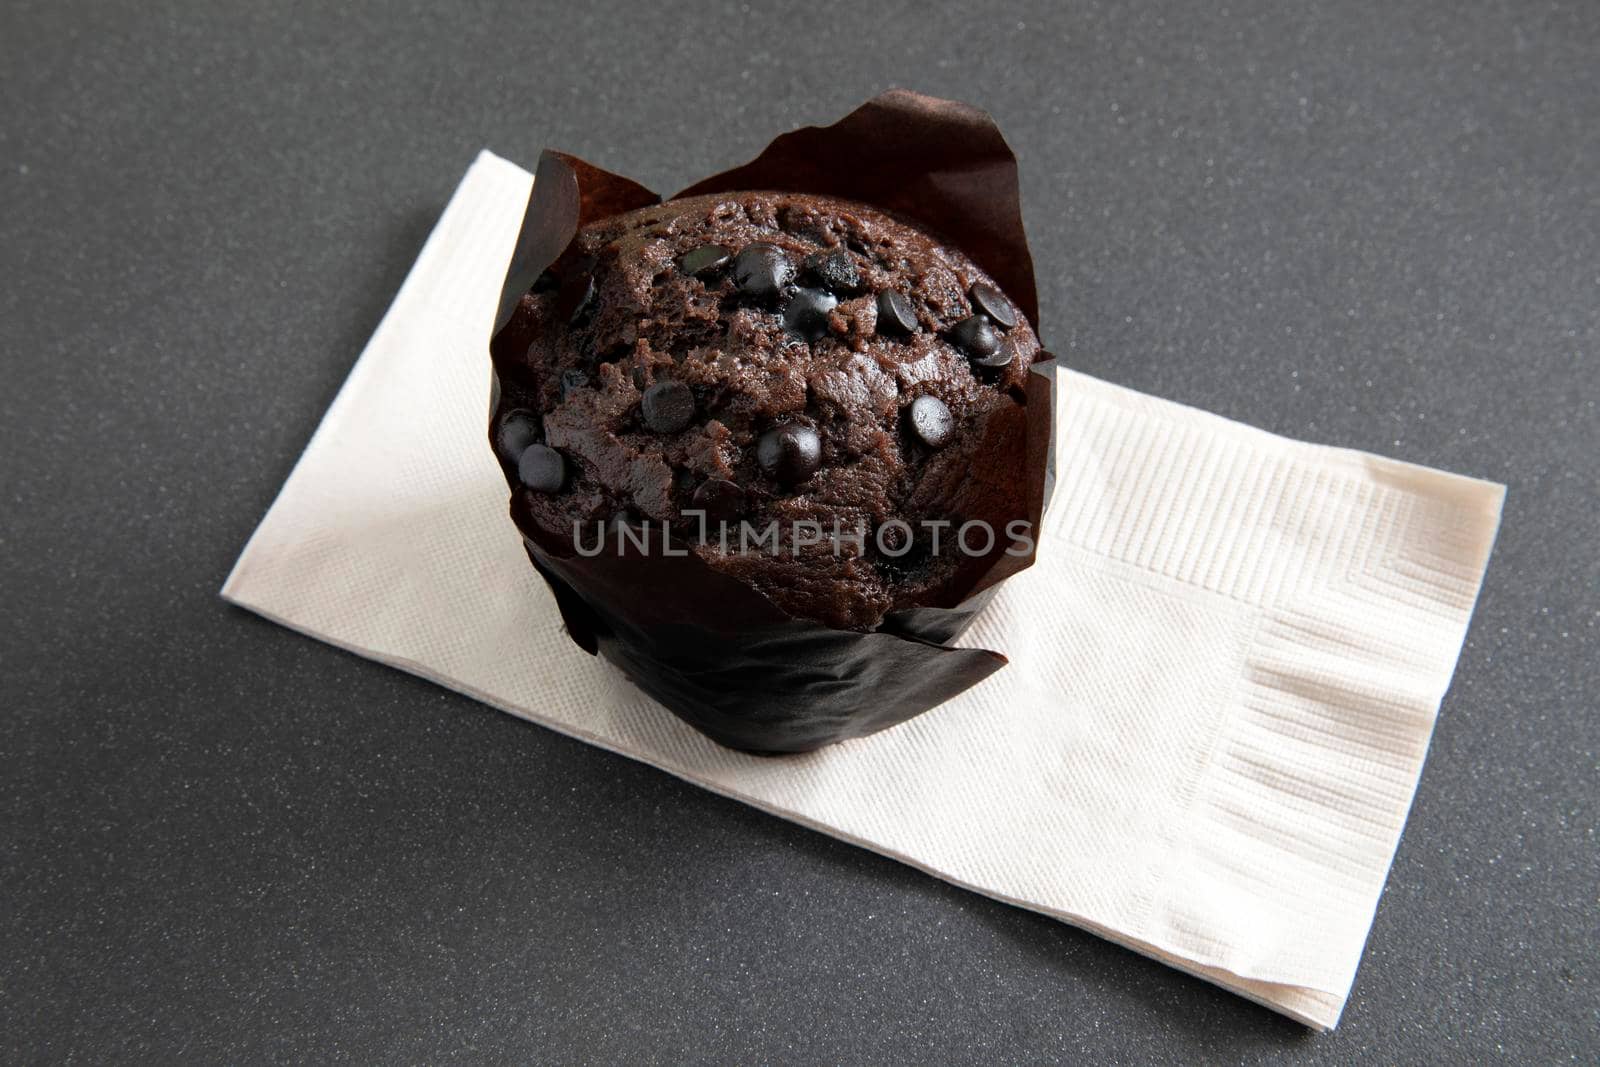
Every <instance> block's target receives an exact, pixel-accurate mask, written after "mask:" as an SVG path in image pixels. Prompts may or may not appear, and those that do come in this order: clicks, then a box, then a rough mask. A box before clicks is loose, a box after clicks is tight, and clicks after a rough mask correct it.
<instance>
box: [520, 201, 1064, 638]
mask: <svg viewBox="0 0 1600 1067" xmlns="http://www.w3.org/2000/svg"><path fill="white" fill-rule="evenodd" d="M502 343H503V344H504V346H505V347H504V348H503V349H501V351H503V352H508V353H513V354H515V353H525V354H524V355H522V356H521V358H516V357H515V355H513V356H512V357H511V358H509V359H507V358H505V357H502V360H501V363H500V366H499V368H498V369H499V374H500V381H501V388H502V391H503V395H502V399H501V403H500V408H499V410H500V411H501V413H502V414H501V417H500V419H499V421H498V423H497V424H496V425H495V426H494V427H493V428H492V434H493V437H494V443H495V448H496V452H497V454H498V455H499V457H500V459H501V462H502V463H503V464H505V465H506V468H507V471H508V472H509V473H510V474H511V475H512V476H513V484H514V485H516V486H517V488H516V489H515V492H516V494H517V496H518V500H517V504H518V505H519V507H520V508H521V509H522V511H523V513H524V514H526V515H529V516H531V517H532V518H533V520H534V521H536V522H538V523H539V524H540V526H541V527H543V528H545V529H548V530H550V531H553V532H556V533H558V534H560V535H565V536H574V535H576V537H577V538H578V539H579V543H580V544H581V543H583V542H591V543H592V542H593V541H595V540H596V537H597V536H598V535H599V532H600V531H602V530H606V529H612V530H614V529H615V528H616V526H617V524H619V523H621V524H632V525H635V526H637V525H640V524H645V525H648V526H649V527H654V528H655V529H657V530H659V529H660V528H661V526H662V524H667V525H668V526H670V528H671V529H672V530H673V531H674V535H675V538H676V539H678V540H680V541H682V542H683V543H684V545H685V547H687V548H688V550H689V551H693V552H695V553H697V554H699V555H700V556H701V558H702V559H704V560H705V561H706V562H707V563H708V564H710V565H711V566H713V567H715V568H717V569H718V570H721V571H723V572H725V573H727V574H730V575H732V576H734V577H736V578H738V579H739V580H741V581H743V582H745V583H747V584H748V585H750V586H751V587H753V588H755V589H756V590H758V591H759V592H761V593H762V594H764V595H765V596H766V597H767V598H768V599H770V600H772V601H773V602H774V603H776V604H777V605H778V606H779V607H781V608H782V609H783V610H784V611H786V612H787V613H789V614H790V615H793V616H796V617H800V618H807V619H814V620H817V621H820V622H823V623H825V624H827V625H830V626H834V627H839V628H844V629H857V630H866V629H871V628H873V627H874V626H876V625H878V623H879V622H881V620H882V618H883V616H884V615H885V613H887V612H889V611H892V610H897V609H901V608H908V607H914V606H920V605H924V604H927V603H931V602H932V600H933V599H934V598H935V597H936V596H937V594H938V592H939V590H940V589H941V587H942V586H943V584H944V583H946V582H947V581H949V580H950V579H951V577H952V575H953V574H954V572H955V570H956V568H957V567H958V560H957V557H956V554H955V553H954V552H953V551H952V550H951V549H952V540H953V538H954V535H955V531H956V529H957V528H958V527H959V526H960V525H961V524H962V522H963V521H964V520H966V519H967V518H969V517H971V516H975V515H981V514H985V513H987V512H986V510H985V508H984V506H983V499H982V498H983V495H984V494H985V493H994V492H997V491H1000V490H997V489H996V486H1009V485H1012V484H1015V483H1016V481H1018V480H1017V479H1013V478H1003V477H986V476H985V475H986V472H985V471H984V470H983V469H982V464H984V463H992V462H993V461H994V459H993V457H994V455H995V450H994V449H993V447H992V444H993V442H992V440H990V442H989V444H990V446H991V447H988V448H984V447H983V445H984V443H985V440H986V436H988V435H991V434H995V433H999V432H1001V431H1000V430H998V429H997V428H998V427H1005V426H1016V425H1018V424H1019V422H1020V421H1021V420H1019V419H1018V418H1016V415H1017V410H1018V409H1019V408H1020V407H1021V406H1022V405H1023V403H1024V401H1025V397H1026V391H1025V388H1024V381H1025V378H1026V375H1027V373H1028V368H1029V367H1030V366H1031V365H1032V364H1033V363H1034V362H1035V361H1036V359H1039V358H1042V356H1041V353H1040V350H1039V343H1038V340H1037V338H1036V337H1035V336H1034V333H1033V330H1032V328H1031V326H1030V325H1029V323H1028V322H1027V320H1026V318H1025V317H1024V316H1022V315H1020V314H1019V313H1018V312H1017V311H1016V309H1015V308H1014V307H1013V306H1012V304H1011V303H1010V302H1009V301H1008V300H1007V299H1006V297H1005V296H1004V295H1003V294H1002V293H1001V292H1000V291H999V289H998V288H997V287H996V286H995V285H994V283H993V281H992V280H991V279H990V278H989V277H988V276H987V275H986V274H984V273H983V272H982V271H981V270H979V269H978V268H977V267H976V266H975V265H974V264H973V263H972V262H970V261H969V260H968V259H966V257H964V256H963V255H961V254H960V253H959V252H956V251H954V250H952V249H950V248H948V247H945V246H943V245H941V244H940V243H939V242H938V241H937V240H936V239H934V238H933V237H931V236H929V235H928V234H926V233H924V232H923V231H921V230H918V229H916V228H914V227H912V226H910V225H907V224H905V223H903V222H900V221H899V220H897V219H894V218H891V217H889V216H887V215H885V214H884V213H882V212H880V211H876V210H874V209H871V208H868V207H865V206H862V205H859V204H854V203H850V202H847V201H841V200H835V199H830V198H827V197H819V196H812V195H805V194H790V193H773V192H750V193H729V194H717V195H712V196H703V197H694V198H688V199H683V200H674V201H668V202H666V203H663V204H659V205H654V206H651V207H648V208H644V209H641V210H638V211H634V212H630V213H628V214H624V215H618V216H614V217H611V218H607V219H603V220H601V221H599V222H597V223H594V224H591V225H590V226H588V227H585V228H584V229H582V230H581V231H579V233H578V235H577V237H576V238H575V239H574V241H573V244H572V246H571V247H570V248H569V249H568V251H567V253H566V254H564V255H563V256H562V258H561V260H560V261H559V262H558V263H557V265H556V266H555V267H554V268H553V269H552V270H551V271H549V272H546V274H545V275H544V276H542V277H541V278H540V280H539V281H538V282H537V283H536V284H535V285H534V286H533V288H532V290H531V291H530V292H528V293H527V294H525V295H524V296H523V297H522V299H521V301H520V302H519V303H518V305H517V307H516V309H515V311H514V313H513V315H512V318H511V320H510V322H509V324H508V325H507V327H506V330H505V334H504V336H503V338H502ZM508 364H509V365H508ZM980 452H981V457H980ZM1012 460H1013V461H1014V462H1016V463H1019V464H1020V463H1021V462H1022V456H1021V455H1020V453H1018V454H1015V455H1013V456H1012ZM991 510H992V509H991ZM702 514H703V515H704V518H702ZM719 523H726V524H728V525H727V526H726V527H725V529H726V530H727V531H728V532H727V534H726V535H725V536H719V534H720V533H721V530H720V529H719ZM773 523H776V524H777V530H778V538H779V545H778V551H776V552H773V551H769V550H768V549H767V548H766V547H764V546H765V545H770V544H771V542H770V541H766V542H760V545H761V546H763V547H755V546H756V545H757V544H758V542H757V541H755V540H752V539H751V538H758V537H759V536H760V535H761V533H762V532H763V531H765V530H766V529H767V528H768V526H769V524H773ZM813 523H814V524H815V527H814V529H816V530H818V531H820V532H821V533H822V535H823V536H822V537H821V538H820V539H818V540H815V541H813V540H812V539H811V537H810V536H809V535H801V536H797V535H796V531H797V530H799V529H802V528H804V529H807V530H810V529H812V528H813V527H811V526H810V524H813ZM940 523H947V524H949V525H947V526H940V525H939V524H940ZM741 524H747V526H746V528H747V529H748V530H750V531H753V533H752V534H751V535H750V537H748V538H746V539H744V540H743V541H741ZM796 524H799V525H798V526H797V525H796ZM996 532H997V534H998V533H999V531H996ZM941 534H942V535H943V542H942V544H940V545H939V546H938V548H937V550H936V546H935V541H936V539H938V538H939V537H940V535H941Z"/></svg>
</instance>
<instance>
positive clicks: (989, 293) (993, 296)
mask: <svg viewBox="0 0 1600 1067" xmlns="http://www.w3.org/2000/svg"><path fill="white" fill-rule="evenodd" d="M967 297H968V298H969V299H970V300H971V301H972V307H973V310H975V311H977V312H978V313H979V314H982V315H987V316H989V318H991V319H993V320H994V323H995V325H997V326H999V327H1000V328H1001V329H1002V330H1009V329H1011V327H1013V326H1015V325H1016V324H1017V312H1016V309H1015V308H1013V307H1012V306H1011V301H1009V300H1007V299H1006V298H1005V294H1004V293H1002V292H1000V290H998V289H996V288H995V287H994V286H992V285H984V284H983V283H982V282H979V283H978V284H977V285H974V286H973V287H972V289H971V290H970V291H969V292H968V293H967Z"/></svg>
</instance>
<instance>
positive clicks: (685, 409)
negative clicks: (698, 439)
mask: <svg viewBox="0 0 1600 1067" xmlns="http://www.w3.org/2000/svg"><path fill="white" fill-rule="evenodd" d="M639 410H640V412H641V413H642V414H643V415H644V424H645V425H646V426H648V427H650V429H652V430H654V431H655V432H656V433H677V432H678V431H679V430H681V429H683V428H684V427H685V426H687V425H689V422H690V421H691V420H692V419H693V418H694V391H693V390H692V389H690V388H689V387H688V386H687V385H684V384H683V383H682V382H675V381H665V382H657V383H656V384H654V385H652V386H651V387H650V388H648V389H646V390H645V391H644V397H643V398H642V399H641V400H640V401H639Z"/></svg>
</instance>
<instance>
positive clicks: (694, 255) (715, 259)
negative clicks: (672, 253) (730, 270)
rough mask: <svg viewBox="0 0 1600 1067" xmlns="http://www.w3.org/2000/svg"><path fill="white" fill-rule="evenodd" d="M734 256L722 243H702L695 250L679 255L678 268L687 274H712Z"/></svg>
mask: <svg viewBox="0 0 1600 1067" xmlns="http://www.w3.org/2000/svg"><path fill="white" fill-rule="evenodd" d="M732 258H733V253H732V252H729V251H728V250H727V249H726V248H723V247H722V246H721V245H701V246H700V247H699V248H696V249H695V250H694V251H693V252H685V253H684V254H683V255H681V256H679V257H678V269H679V270H681V271H683V273H685V274H695V275H701V274H710V273H711V272H712V271H714V270H716V269H717V268H718V267H722V266H725V265H726V264H727V263H728V261H729V260H731V259H732Z"/></svg>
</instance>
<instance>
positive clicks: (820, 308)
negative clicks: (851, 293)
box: [783, 289, 839, 341]
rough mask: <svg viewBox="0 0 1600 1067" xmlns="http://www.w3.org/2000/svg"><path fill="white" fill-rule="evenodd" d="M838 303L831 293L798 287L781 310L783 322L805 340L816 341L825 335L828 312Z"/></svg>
mask: <svg viewBox="0 0 1600 1067" xmlns="http://www.w3.org/2000/svg"><path fill="white" fill-rule="evenodd" d="M838 305H839V300H838V298H837V297H835V296H834V295H833V294H832V293H825V292H823V291H822V290H821V289H800V290H798V291H796V293H795V294H794V296H792V297H790V298H789V306H788V307H787V308H785V309H784V312H783V324H784V325H785V326H787V327H788V328H789V330H790V331H791V332H793V333H796V334H799V335H800V336H801V337H804V338H805V339H806V340H807V341H818V340H821V339H822V338H823V337H825V336H827V333H828V312H830V311H832V310H833V309H834V308H835V307H837V306H838Z"/></svg>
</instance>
